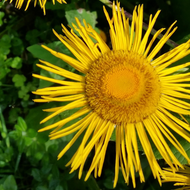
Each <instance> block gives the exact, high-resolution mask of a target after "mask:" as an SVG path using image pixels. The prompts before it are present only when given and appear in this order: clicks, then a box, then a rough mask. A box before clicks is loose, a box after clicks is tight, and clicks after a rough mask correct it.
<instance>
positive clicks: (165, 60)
mask: <svg viewBox="0 0 190 190" xmlns="http://www.w3.org/2000/svg"><path fill="white" fill-rule="evenodd" d="M117 10H118V11H117ZM104 13H105V15H106V18H107V20H108V23H109V26H110V37H111V44H112V48H110V47H108V45H107V44H106V43H105V42H104V41H103V39H102V38H101V37H100V35H99V34H98V33H97V32H96V31H95V30H94V29H93V28H92V27H91V26H90V25H88V24H87V23H86V22H85V20H84V21H83V24H84V26H83V25H82V24H81V23H80V21H79V20H78V19H77V18H76V22H77V25H78V26H76V25H74V24H73V27H74V28H75V30H76V31H77V32H78V33H79V35H80V36H81V37H78V36H77V35H76V34H75V33H74V31H73V30H72V29H71V31H68V30H67V28H66V27H65V26H62V27H63V33H64V34H65V36H62V35H59V34H57V33H56V32H55V31H54V33H55V35H56V36H57V37H58V38H59V40H60V41H61V42H62V43H63V44H64V45H65V46H66V47H67V48H68V49H69V50H70V51H71V52H72V53H73V55H74V56H75V57H76V59H74V58H72V57H69V56H67V55H64V54H62V53H59V52H56V51H54V50H52V49H50V48H48V47H46V46H43V47H44V48H45V49H46V50H48V51H50V52H51V53H52V54H53V55H54V56H56V57H58V58H60V59H62V60H63V61H65V62H67V63H68V64H70V65H71V66H72V67H74V68H75V69H76V70H78V71H79V72H80V73H83V74H81V75H80V74H76V73H72V72H69V71H67V70H65V69H63V68H60V67H57V66H55V65H52V64H50V63H48V62H46V61H41V62H42V63H43V64H38V66H39V67H40V68H42V69H45V70H47V71H49V72H53V73H56V74H58V75H61V76H64V77H66V78H68V79H69V81H67V80H63V81H62V80H57V79H51V78H48V77H45V76H40V75H37V74H34V75H33V76H34V77H37V78H39V79H43V80H47V81H51V82H53V83H57V84H59V86H57V87H55V86H53V87H47V88H43V89H39V90H37V91H36V92H34V93H35V94H37V95H41V99H36V100H35V102H50V101H59V102H66V101H70V103H68V104H67V105H64V106H61V107H56V108H51V109H48V110H46V111H48V112H53V113H52V114H51V115H49V116H48V117H46V118H45V119H43V120H42V121H41V123H44V122H46V121H48V120H49V119H51V118H52V117H54V116H56V115H58V114H59V113H61V112H64V111H65V110H68V109H73V108H80V109H79V110H78V111H77V112H76V113H74V114H73V115H71V116H69V117H68V118H65V119H63V120H60V121H58V122H56V123H54V124H52V125H49V126H47V127H44V128H43V129H40V130H39V131H45V130H50V129H54V130H53V131H52V132H51V134H50V139H57V138H61V137H63V136H66V135H69V134H71V133H74V132H76V131H77V133H76V134H75V136H74V137H73V139H72V140H71V141H70V142H69V143H68V144H67V146H66V147H64V149H63V150H62V151H61V152H60V154H59V155H58V159H60V158H61V157H62V156H63V155H64V154H65V152H66V151H67V150H68V149H69V148H70V147H71V146H72V145H73V143H74V142H75V141H76V139H77V138H78V137H79V136H80V135H81V134H82V133H83V132H84V136H83V139H82V142H81V144H80V146H79V148H78V150H77V151H76V153H75V154H74V155H73V157H72V159H71V160H70V162H69V163H68V164H67V165H71V168H72V169H71V172H72V171H74V170H77V169H78V168H79V178H80V177H81V175H82V171H83V167H84V164H85V161H86V159H87V157H88V155H89V153H90V152H91V150H92V149H93V148H94V150H95V154H94V157H93V160H92V163H91V166H90V168H89V170H88V172H87V175H86V178H85V180H87V179H88V177H89V176H90V174H91V172H92V171H94V175H95V177H97V176H100V175H101V172H102V167H103V163H104V158H105V154H106V149H107V146H108V142H109V140H110V138H111V135H112V133H113V132H114V129H115V131H116V158H115V179H114V186H116V183H117V180H118V173H119V167H121V170H122V173H123V176H124V179H125V181H126V183H129V176H131V178H132V183H133V186H134V187H135V172H138V173H139V176H140V180H141V182H143V181H144V180H145V179H144V175H143V171H142V167H141V161H140V155H139V152H138V143H137V139H139V140H140V143H141V145H142V147H143V149H144V153H145V155H146V157H147V160H148V162H149V165H150V168H151V170H152V173H153V175H154V177H155V178H157V179H158V181H159V182H160V183H161V179H160V174H162V170H161V168H160V166H159V164H158V162H157V160H156V158H155V155H154V152H153V150H152V147H151V143H150V141H149V138H151V139H152V142H153V143H154V144H155V146H156V148H157V149H158V151H159V152H160V154H161V155H162V157H163V159H164V160H165V161H166V163H167V164H168V165H169V166H170V167H171V168H172V169H173V170H174V169H175V168H178V167H183V166H182V165H181V163H180V162H179V161H178V160H177V158H176V157H175V156H174V154H173V153H172V151H171V149H170V147H169V146H168V143H167V141H169V142H170V143H171V144H172V145H173V146H174V147H175V148H176V149H177V150H178V151H179V152H180V153H181V154H182V155H183V156H184V157H185V158H186V159H187V161H188V162H189V161H190V160H189V158H188V156H187V154H186V152H185V150H184V149H183V147H182V146H181V145H180V143H179V142H178V140H177V139H176V138H175V136H174V135H173V134H172V131H174V132H175V133H177V134H179V135H180V136H182V137H183V138H184V139H186V140H187V141H190V135H189V133H188V132H187V131H189V130H190V127H189V124H187V123H186V122H185V121H182V120H180V119H178V118H177V117H176V114H179V115H180V116H182V115H187V114H190V111H189V109H190V104H189V103H187V102H186V101H185V99H190V96H189V94H190V90H189V89H188V87H189V86H190V85H189V84H188V83H186V82H187V81H189V77H190V73H181V74H175V72H176V71H178V70H179V69H181V68H184V67H187V66H189V65H190V63H189V62H188V63H185V64H182V65H178V66H172V64H173V63H174V62H176V61H177V60H179V59H181V58H183V57H184V56H186V55H188V54H189V53H190V50H189V41H188V42H186V43H184V44H181V45H179V46H178V47H176V48H174V49H173V50H171V51H169V52H167V53H165V54H163V55H161V56H159V57H156V55H157V54H158V52H159V51H160V49H161V48H162V46H163V45H164V44H165V43H166V42H167V40H168V39H169V38H170V37H171V35H172V34H173V33H174V32H175V30H176V28H174V29H172V27H173V25H174V24H175V23H174V24H172V25H171V27H170V28H169V29H168V30H167V31H166V33H165V34H164V35H163V37H162V38H161V39H160V40H159V42H158V43H157V44H156V45H155V46H154V47H153V43H154V42H155V40H156V39H157V37H158V35H159V34H160V33H161V32H162V31H163V30H164V29H163V28H162V29H160V30H158V31H157V32H156V33H155V34H154V36H153V37H152V38H151V36H150V33H151V30H152V28H153V26H154V24H155V22H156V19H157V17H158V15H159V13H160V11H158V12H157V13H156V14H155V16H154V17H153V16H152V15H151V16H150V19H149V25H148V29H147V31H146V32H145V34H144V35H143V34H142V27H143V6H138V7H135V9H134V11H133V18H132V22H131V24H130V23H129V19H126V18H125V14H124V10H123V9H121V11H120V4H119V3H117V5H115V3H114V2H113V18H110V17H109V15H108V13H107V11H106V9H105V7H104ZM130 26H131V29H130V30H129V28H130ZM92 38H94V39H95V40H96V42H94V41H93V40H92ZM150 38H151V39H150ZM169 66H170V67H169ZM81 116H84V117H83V118H82V119H81V120H79V121H78V122H76V123H74V124H72V125H71V126H69V127H64V125H65V124H66V123H68V122H69V121H71V120H74V119H76V118H78V117H81ZM182 117H183V116H182ZM183 118H184V117H183ZM166 140H167V141H166ZM173 164H174V165H173Z"/></svg>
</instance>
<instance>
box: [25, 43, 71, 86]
mask: <svg viewBox="0 0 190 190" xmlns="http://www.w3.org/2000/svg"><path fill="white" fill-rule="evenodd" d="M46 46H47V47H49V48H51V49H53V50H55V51H57V52H61V53H63V54H66V55H68V56H70V57H74V56H73V55H72V53H71V52H70V51H69V50H68V49H67V48H66V47H65V46H64V45H63V44H62V43H61V42H60V41H55V42H53V43H50V44H47V45H46ZM27 50H28V51H29V52H31V53H32V55H33V56H34V57H36V58H38V59H41V60H44V61H47V62H49V63H52V64H54V65H56V66H59V67H61V68H65V69H66V70H69V71H74V69H73V68H72V67H71V66H70V65H68V64H67V63H65V62H64V61H62V60H61V59H59V58H57V57H55V56H53V55H52V54H51V53H50V52H49V51H47V50H45V49H44V48H42V47H41V46H40V45H32V46H30V47H28V48H27ZM40 74H41V75H43V76H46V77H50V78H55V79H58V80H63V79H64V77H62V76H60V75H57V74H54V73H51V72H48V71H45V70H43V69H42V70H41V73H40ZM50 85H52V83H51V82H48V81H44V80H40V84H39V88H43V87H47V86H50Z"/></svg>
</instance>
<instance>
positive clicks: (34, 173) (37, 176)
mask: <svg viewBox="0 0 190 190" xmlns="http://www.w3.org/2000/svg"><path fill="white" fill-rule="evenodd" d="M32 176H33V178H34V179H35V180H36V181H39V182H40V181H42V178H41V174H40V170H38V169H36V168H33V169H32Z"/></svg>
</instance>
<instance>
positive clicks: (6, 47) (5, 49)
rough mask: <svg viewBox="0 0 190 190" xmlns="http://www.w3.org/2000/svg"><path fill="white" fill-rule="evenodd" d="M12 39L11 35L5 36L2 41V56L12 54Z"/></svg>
mask: <svg viewBox="0 0 190 190" xmlns="http://www.w3.org/2000/svg"><path fill="white" fill-rule="evenodd" d="M10 43H11V37H10V35H7V34H5V35H3V36H2V38H1V39H0V54H4V55H7V54H9V53H10V47H11V44H10Z"/></svg>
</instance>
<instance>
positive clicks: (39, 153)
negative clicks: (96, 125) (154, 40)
mask: <svg viewBox="0 0 190 190" xmlns="http://www.w3.org/2000/svg"><path fill="white" fill-rule="evenodd" d="M67 2H68V4H67V5H66V4H62V5H60V4H59V3H57V2H56V3H55V5H53V4H52V2H51V1H49V2H47V4H46V16H44V15H43V13H42V11H41V9H40V8H39V6H37V7H36V8H33V6H31V7H30V8H29V9H28V10H27V11H26V12H24V11H23V10H22V9H21V10H17V9H14V8H13V6H11V5H10V4H8V3H4V1H2V2H0V8H1V10H0V137H1V138H0V177H1V178H0V190H17V189H18V190H26V189H31V190H70V189H71V190H72V189H73V190H100V189H102V190H109V189H113V179H114V164H115V163H114V162H115V160H114V158H115V139H116V136H115V133H114V134H113V136H112V138H111V141H110V144H109V146H108V150H107V153H106V161H105V164H104V168H103V173H102V176H101V177H100V178H97V179H95V178H94V177H93V175H91V176H90V178H89V179H88V180H87V181H86V182H84V177H85V173H86V171H87V170H88V168H89V165H88V163H89V162H90V161H91V159H92V157H93V154H92V155H90V156H89V158H88V160H87V165H86V166H85V167H84V173H83V176H82V179H80V180H79V179H78V174H77V171H75V172H73V173H71V174H69V171H70V168H66V167H65V164H66V163H67V162H68V161H69V160H70V158H71V157H72V155H73V153H74V152H75V150H76V149H77V148H78V146H79V144H80V141H81V139H82V137H80V138H79V139H78V140H77V142H76V143H75V144H74V145H73V147H72V148H71V149H70V150H69V151H68V152H66V154H65V155H64V156H63V158H61V159H60V160H59V161H58V160H57V155H58V153H59V152H60V151H61V150H62V149H63V147H64V146H65V145H66V144H67V143H68V142H69V141H70V140H71V138H72V137H73V135H74V134H72V135H70V136H66V137H63V138H61V139H59V140H52V141H50V140H49V138H48V134H49V132H43V133H38V132H37V131H38V130H39V129H41V128H43V127H45V126H47V125H50V124H52V123H55V122H57V121H59V120H61V119H63V118H66V117H68V116H70V115H71V114H73V113H74V112H76V111H77V109H74V110H66V111H65V112H63V113H61V114H60V115H58V116H57V117H55V118H52V119H51V120H49V121H48V122H46V123H45V124H41V125H40V121H41V120H42V119H44V118H45V117H47V116H48V114H49V113H46V112H42V109H46V108H52V107H56V106H61V105H64V104H61V103H56V102H50V103H47V104H39V103H38V104H36V103H34V102H33V101H32V99H35V98H37V96H35V95H33V94H32V93H31V92H32V91H34V90H36V89H37V88H43V87H47V86H51V85H52V83H50V82H47V81H44V80H38V79H36V78H33V77H32V73H37V74H41V75H43V76H47V77H51V78H55V79H60V80H64V77H60V76H58V75H56V74H53V73H51V72H47V71H44V70H41V69H39V68H38V67H37V66H36V63H39V60H38V59H41V60H44V61H48V62H50V63H52V64H54V65H57V66H59V67H62V68H64V69H66V70H69V71H71V72H77V71H75V70H74V69H73V68H72V67H71V66H69V65H68V64H67V63H65V62H64V61H62V60H61V59H58V58H56V57H55V56H53V55H52V54H51V53H49V52H48V51H47V50H45V49H43V48H42V47H41V44H44V45H46V46H47V47H50V48H52V49H53V50H55V51H58V52H62V53H64V54H66V55H68V56H71V57H73V58H74V56H73V55H72V54H71V52H70V51H69V50H68V49H67V48H66V47H65V46H64V45H63V44H62V43H61V42H60V41H58V39H57V38H56V37H55V35H54V34H53V32H52V28H54V29H55V30H56V31H57V32H58V33H61V26H60V24H61V23H63V24H64V25H65V26H67V25H69V26H70V27H71V28H73V26H72V23H74V24H76V21H75V17H77V18H78V19H79V21H80V22H81V24H83V22H82V21H83V19H85V20H86V22H87V23H88V24H90V25H91V26H92V27H93V28H94V29H95V30H96V31H97V32H99V28H100V29H101V30H103V31H106V33H109V31H108V29H109V27H108V24H107V22H106V18H105V16H104V14H103V10H102V6H103V3H105V4H107V5H109V3H110V1H107V0H100V1H89V0H70V1H69V0H67ZM102 2H103V3H102ZM136 3H140V4H142V3H143V4H144V9H145V14H144V17H145V20H144V21H145V23H146V24H147V23H148V14H152V13H155V12H156V10H157V9H162V13H161V14H160V17H159V19H158V21H157V22H156V26H155V29H157V28H160V27H166V28H167V27H168V26H169V25H170V24H171V23H172V22H173V21H174V20H175V19H178V21H179V22H178V25H179V26H180V32H176V34H175V35H174V37H173V38H172V39H173V40H175V42H177V43H182V42H185V41H187V40H188V39H189V37H190V31H189V27H190V26H189V25H188V23H189V19H190V17H188V15H189V9H188V6H187V5H188V4H189V2H188V0H184V2H182V1H179V0H174V1H170V0H169V1H164V0H159V1H155V2H154V5H153V4H152V1H150V0H139V1H133V0H127V1H126V0H121V5H122V6H124V7H125V9H126V11H128V12H129V13H132V10H133V8H134V6H135V5H136ZM106 8H107V10H108V12H111V9H110V8H108V7H106ZM174 11H175V14H174ZM67 28H68V29H69V30H70V28H69V27H67ZM108 40H109V39H108ZM107 43H108V44H109V42H108V41H107ZM169 49H170V47H169V46H165V47H164V48H163V52H165V51H167V50H169ZM163 52H161V53H163ZM189 61H190V57H189V56H187V57H185V58H184V59H182V60H180V61H178V62H176V63H175V64H176V65H177V64H180V63H184V62H189ZM187 69H188V68H187ZM187 69H186V70H187ZM183 71H184V70H183ZM178 72H181V71H178ZM79 119H81V118H79ZM187 120H188V121H189V119H188V118H187ZM76 121H78V119H76V120H74V121H72V122H70V123H68V124H67V125H66V126H68V125H71V124H72V123H73V122H76ZM177 138H178V140H179V141H180V143H181V144H182V146H183V147H184V149H185V151H186V152H187V154H188V155H189V156H190V148H189V143H187V141H185V140H184V139H182V138H180V137H177ZM152 147H153V150H154V153H155V155H156V158H157V159H158V160H159V164H160V165H161V166H163V167H166V164H165V163H164V162H163V160H162V157H161V155H160V154H159V152H158V150H157V149H156V147H155V146H154V145H153V143H152ZM170 147H171V149H172V151H173V152H174V155H175V156H176V157H177V159H179V161H180V162H181V163H183V164H185V163H186V160H185V159H184V158H183V157H182V156H181V155H180V154H179V153H178V151H176V149H175V148H174V147H172V145H171V144H170ZM139 153H140V159H141V164H142V169H143V172H144V175H145V178H146V182H145V183H142V184H141V183H140V182H139V176H138V174H136V181H137V187H136V189H137V190H150V189H151V190H158V189H172V188H174V187H173V184H164V185H163V186H162V187H160V186H159V184H158V182H157V180H154V178H153V176H152V174H151V170H150V167H149V165H148V162H147V159H146V156H145V155H144V153H143V149H142V146H141V145H140V143H139ZM132 188H133V187H132V183H131V181H130V184H129V186H127V185H126V184H125V182H124V180H123V177H122V174H121V171H120V174H119V180H118V184H117V186H116V188H115V189H116V190H123V189H125V190H127V189H132Z"/></svg>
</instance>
